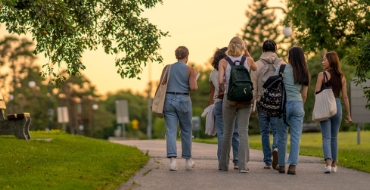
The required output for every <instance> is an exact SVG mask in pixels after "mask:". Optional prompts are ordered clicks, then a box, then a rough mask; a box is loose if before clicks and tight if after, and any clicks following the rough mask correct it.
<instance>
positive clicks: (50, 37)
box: [0, 0, 167, 84]
mask: <svg viewBox="0 0 370 190" xmlns="http://www.w3.org/2000/svg"><path fill="white" fill-rule="evenodd" d="M157 3H162V0H146V1H121V0H89V1H86V0H43V1H31V0H8V1H0V8H1V10H0V22H2V23H6V28H7V30H8V31H9V32H10V33H13V34H26V33H30V34H31V35H32V36H33V40H36V41H37V45H36V48H35V50H34V53H35V54H39V53H44V55H45V56H46V57H48V58H49V63H47V64H44V65H43V69H44V70H43V72H42V76H43V77H46V76H52V78H51V80H52V81H55V82H56V84H60V83H62V82H64V81H65V79H66V77H65V76H62V75H59V74H57V73H56V72H54V69H55V68H58V67H60V66H61V65H62V64H66V66H67V73H68V74H69V75H76V74H78V73H80V70H83V69H85V66H84V65H83V63H82V62H81V60H80V58H81V57H82V53H83V52H84V51H85V50H88V49H89V50H97V48H98V45H100V44H101V45H102V46H103V48H104V50H105V53H107V54H117V56H118V58H117V59H116V61H115V65H116V66H117V67H118V69H117V73H118V74H120V76H121V77H122V78H125V77H128V78H134V77H138V76H137V74H138V73H140V72H141V71H142V69H143V65H144V66H145V65H146V62H147V61H148V60H150V61H152V62H154V61H155V62H162V60H163V58H162V56H161V55H160V54H159V53H158V50H159V49H160V44H159V39H160V38H161V37H164V36H167V32H163V31H161V30H159V29H157V27H156V26H155V25H153V24H151V23H150V22H149V21H148V19H146V18H140V14H141V13H142V12H143V8H144V7H145V8H147V9H148V8H152V7H154V6H155V5H156V4H157Z"/></svg>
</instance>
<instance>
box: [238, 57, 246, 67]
mask: <svg viewBox="0 0 370 190" xmlns="http://www.w3.org/2000/svg"><path fill="white" fill-rule="evenodd" d="M245 60H247V57H245V56H242V59H241V61H240V64H243V65H244V62H245Z"/></svg>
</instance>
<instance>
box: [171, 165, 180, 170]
mask: <svg viewBox="0 0 370 190" xmlns="http://www.w3.org/2000/svg"><path fill="white" fill-rule="evenodd" d="M178 169H179V167H178V166H176V167H174V168H171V167H170V171H177V170H178Z"/></svg>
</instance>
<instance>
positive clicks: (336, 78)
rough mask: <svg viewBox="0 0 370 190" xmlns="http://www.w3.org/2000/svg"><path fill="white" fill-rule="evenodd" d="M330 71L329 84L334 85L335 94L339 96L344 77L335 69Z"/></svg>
mask: <svg viewBox="0 0 370 190" xmlns="http://www.w3.org/2000/svg"><path fill="white" fill-rule="evenodd" d="M327 72H329V73H330V76H331V77H330V79H329V85H330V86H331V87H332V90H333V93H334V96H335V97H336V98H339V95H340V91H342V78H341V77H340V75H338V74H337V73H335V72H334V71H333V70H327Z"/></svg>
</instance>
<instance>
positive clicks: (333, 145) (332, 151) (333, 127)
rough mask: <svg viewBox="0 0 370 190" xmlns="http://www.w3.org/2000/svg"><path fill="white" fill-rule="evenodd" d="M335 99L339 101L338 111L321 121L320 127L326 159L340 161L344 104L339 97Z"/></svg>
mask: <svg viewBox="0 0 370 190" xmlns="http://www.w3.org/2000/svg"><path fill="white" fill-rule="evenodd" d="M335 100H336V102H337V113H336V114H335V115H333V116H332V117H331V118H329V119H327V120H324V121H320V127H321V134H322V149H323V151H324V159H325V160H326V159H331V160H332V161H333V162H338V132H339V128H340V124H341V121H342V105H341V103H340V100H339V98H336V99H335Z"/></svg>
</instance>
